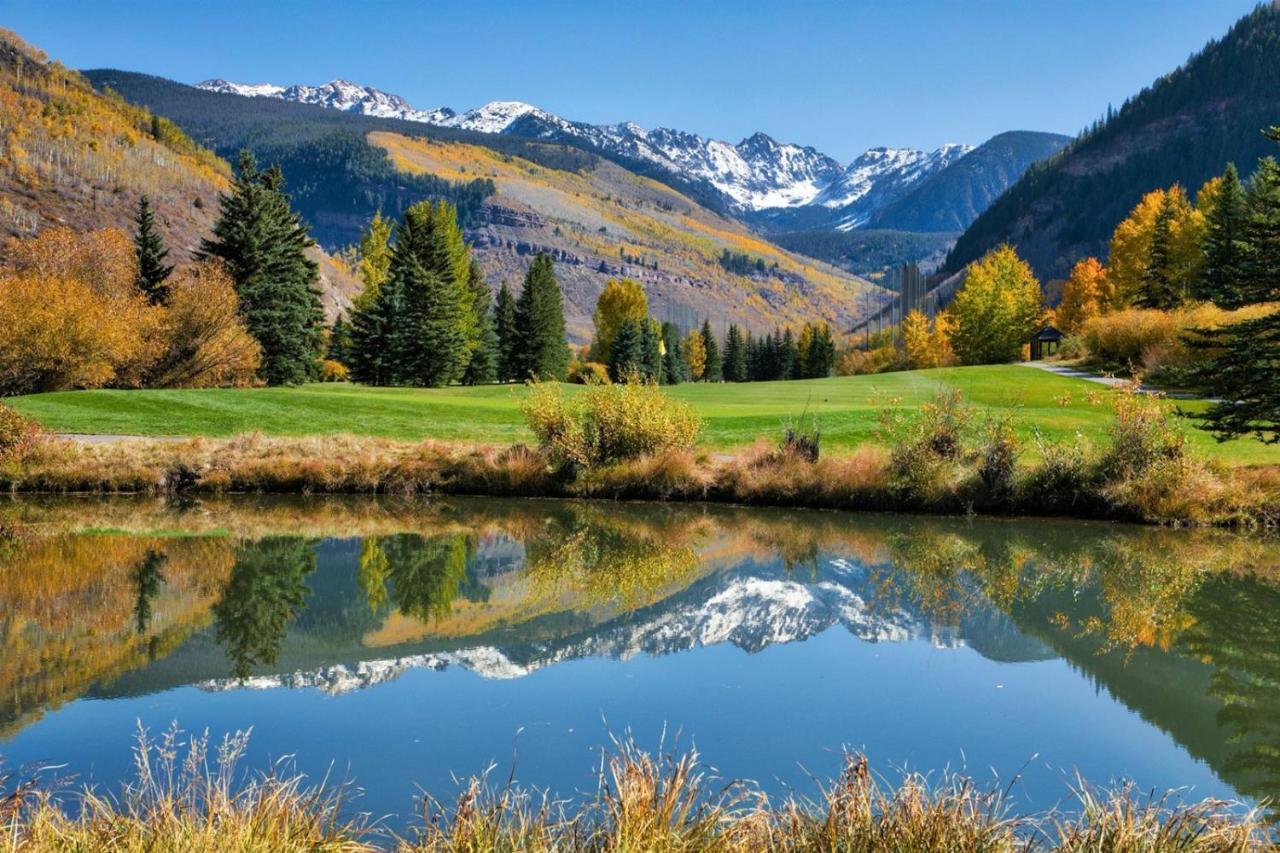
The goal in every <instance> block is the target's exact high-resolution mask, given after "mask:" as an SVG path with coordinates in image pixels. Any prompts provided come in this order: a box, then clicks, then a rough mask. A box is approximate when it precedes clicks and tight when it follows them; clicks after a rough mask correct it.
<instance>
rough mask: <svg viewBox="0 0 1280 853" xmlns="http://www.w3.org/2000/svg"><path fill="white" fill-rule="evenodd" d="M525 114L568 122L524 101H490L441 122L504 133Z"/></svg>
mask: <svg viewBox="0 0 1280 853" xmlns="http://www.w3.org/2000/svg"><path fill="white" fill-rule="evenodd" d="M525 116H532V117H533V118H537V119H541V120H543V121H549V122H552V123H554V124H568V122H566V121H564V119H562V118H560V117H559V116H556V115H552V114H551V113H549V112H547V111H545V110H540V109H538V108H537V107H535V106H534V105H533V104H526V103H524V102H523V101H490V102H489V103H487V104H485V105H484V106H481V107H476V108H475V109H473V110H467V111H466V112H465V113H462V114H461V115H456V116H454V117H453V118H451V119H449V120H448V121H444V122H441V124H443V125H445V126H446V127H458V128H462V129H463V130H474V131H476V132H477V133H502V132H504V131H506V130H507V129H508V128H509V127H511V125H512V124H514V123H515V122H517V121H519V120H520V119H522V118H524V117H525Z"/></svg>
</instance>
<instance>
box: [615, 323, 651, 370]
mask: <svg viewBox="0 0 1280 853" xmlns="http://www.w3.org/2000/svg"><path fill="white" fill-rule="evenodd" d="M646 325H647V322H644V321H639V320H636V319H634V318H632V317H627V318H626V319H624V320H623V321H622V324H621V325H619V326H618V328H617V330H616V331H615V332H614V335H613V340H612V342H611V343H610V346H609V378H610V379H612V380H613V381H614V382H626V381H627V380H629V379H631V378H633V377H642V378H643V377H645V376H646V375H647V373H648V370H647V366H646V352H645V350H646V340H645V338H646V334H645V326H646Z"/></svg>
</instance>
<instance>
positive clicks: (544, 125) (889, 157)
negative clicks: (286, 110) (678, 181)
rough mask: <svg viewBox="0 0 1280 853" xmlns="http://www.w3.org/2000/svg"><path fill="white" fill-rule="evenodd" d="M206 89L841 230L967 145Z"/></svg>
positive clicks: (264, 86) (224, 85)
mask: <svg viewBox="0 0 1280 853" xmlns="http://www.w3.org/2000/svg"><path fill="white" fill-rule="evenodd" d="M196 85H197V87H198V88H201V89H206V90H208V91H211V92H223V93H228V94H236V95H244V96H256V97H269V98H279V99H282V100H287V101H297V102H300V103H307V104H316V105H319V106H323V107H327V108H329V109H335V110H342V111H345V112H354V113H360V114H363V115H370V116H378V117H383V118H399V119H406V120H408V121H417V122H424V123H426V124H433V125H438V126H441V127H451V128H458V129H461V130H470V131H474V132H477V133H492V134H507V135H514V136H523V137H529V138H534V139H549V140H568V139H575V140H578V141H579V142H585V143H587V144H589V145H591V146H593V147H595V148H597V149H599V150H601V151H603V152H604V153H605V154H606V155H610V154H611V155H614V156H619V157H625V158H627V159H630V160H642V161H646V162H649V163H653V164H655V165H657V166H659V167H660V168H662V169H664V170H666V171H668V172H670V173H672V174H674V175H676V176H678V177H680V178H682V179H684V180H686V181H689V182H692V183H695V184H703V185H708V186H710V187H713V188H714V189H716V190H718V191H719V192H720V193H723V195H724V196H726V197H727V198H728V199H729V200H730V202H731V204H732V206H735V207H737V208H738V209H739V210H741V211H745V212H761V211H766V212H767V211H774V210H779V209H787V208H800V207H805V206H808V205H820V206H822V207H825V208H828V209H829V210H830V211H831V214H830V215H831V216H832V217H833V218H834V219H836V221H838V222H839V227H841V228H845V229H847V228H854V227H857V226H859V225H861V224H864V223H865V222H867V221H868V220H869V219H870V218H871V216H872V215H873V214H874V213H875V212H876V211H877V210H879V209H880V208H881V207H882V206H884V204H886V203H888V202H889V201H891V200H892V199H893V198H896V197H897V196H898V195H901V194H902V193H903V192H905V191H906V190H907V189H908V188H910V187H911V186H912V185H914V184H915V183H917V182H918V181H920V180H922V179H923V178H925V177H928V176H929V175H931V174H933V173H934V172H937V171H939V170H941V169H943V168H946V166H948V165H950V164H951V163H953V162H954V161H955V160H957V159H959V158H960V157H962V156H964V155H965V154H967V153H968V152H969V151H970V150H972V146H969V145H959V144H948V145H944V146H942V147H941V148H939V149H937V150H936V151H933V152H926V151H919V150H916V149H912V148H885V147H880V148H871V149H869V150H867V151H866V152H864V153H863V154H862V155H860V156H859V157H858V158H857V159H855V160H854V161H853V162H852V163H850V164H849V165H848V166H842V165H841V164H840V163H839V162H837V161H836V160H834V159H832V158H831V157H828V156H827V155H826V154H823V153H822V152H820V151H817V150H816V149H814V148H812V147H809V146H800V145H793V144H790V143H785V142H779V141H778V140H776V139H774V138H773V137H772V136H769V135H768V134H766V133H763V132H756V133H753V134H751V135H750V136H748V137H747V138H745V139H743V140H742V141H741V142H739V143H738V144H736V145H734V144H732V143H730V142H726V141H723V140H719V139H713V138H704V137H702V136H700V135H698V134H696V133H688V132H686V131H681V130H674V129H671V128H663V127H659V128H655V129H653V130H645V129H644V128H643V127H641V126H640V125H638V124H636V123H635V122H630V121H627V122H621V123H618V124H608V125H597V124H588V123H585V122H576V121H570V120H568V119H565V118H562V117H560V116H558V115H556V114H554V113H551V112H548V111H546V110H543V109H540V108H538V107H536V106H534V105H532V104H528V103H525V102H523V101H490V102H489V103H487V104H484V105H483V106H480V107H476V108H475V109H470V110H467V111H466V112H463V113H455V112H454V111H453V110H451V109H449V108H447V107H438V108H436V109H433V110H419V109H417V108H415V107H414V106H413V105H412V104H410V103H409V102H408V101H406V100H405V99H404V98H402V97H400V96H399V95H393V94H390V93H387V92H383V91H381V90H379V89H375V88H373V87H371V86H361V85H359V84H357V83H352V82H350V81H348V80H342V79H336V80H331V81H329V82H328V83H325V84H324V85H322V86H303V85H293V86H278V85H275V84H272V83H258V84H245V83H234V82H231V81H228V80H224V79H221V78H217V79H213V80H206V81H204V82H203V83H198V84H196Z"/></svg>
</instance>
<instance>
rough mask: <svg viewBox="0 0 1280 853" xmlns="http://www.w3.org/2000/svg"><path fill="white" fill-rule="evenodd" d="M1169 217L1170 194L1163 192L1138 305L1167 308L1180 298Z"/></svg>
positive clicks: (1170, 218)
mask: <svg viewBox="0 0 1280 853" xmlns="http://www.w3.org/2000/svg"><path fill="white" fill-rule="evenodd" d="M1173 216H1174V209H1173V194H1172V193H1166V194H1165V197H1164V202H1163V203H1162V204H1161V205H1160V212H1159V213H1157V214H1156V221H1155V225H1154V227H1153V228H1152V231H1151V251H1150V253H1149V254H1148V256H1147V265H1146V269H1145V270H1144V271H1143V273H1142V288H1141V290H1140V291H1139V292H1138V298H1137V300H1136V302H1137V304H1138V305H1139V306H1140V307H1142V308H1158V309H1160V310H1168V309H1170V308H1173V307H1174V306H1176V305H1178V304H1179V303H1180V302H1181V301H1182V298H1181V297H1182V294H1180V293H1178V292H1177V288H1176V284H1175V282H1174V274H1173Z"/></svg>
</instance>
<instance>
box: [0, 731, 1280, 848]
mask: <svg viewBox="0 0 1280 853" xmlns="http://www.w3.org/2000/svg"><path fill="white" fill-rule="evenodd" d="M246 743H247V735H244V734H237V735H236V736H233V737H229V738H224V740H223V741H222V742H221V744H219V745H218V746H217V747H216V750H215V751H216V758H215V759H213V760H212V761H211V760H210V747H209V741H208V737H207V736H202V737H196V738H191V739H189V740H186V741H185V742H184V741H183V740H181V739H180V738H179V736H178V734H177V732H176V731H172V730H171V731H170V732H168V733H166V734H165V735H163V736H161V737H160V738H158V739H156V740H151V739H149V738H148V737H147V736H146V735H145V733H144V734H142V735H140V739H139V746H138V748H137V750H136V752H135V759H136V760H135V768H136V774H135V778H134V780H133V781H131V782H129V783H127V784H126V785H125V786H124V788H123V790H122V791H121V792H120V794H119V796H117V797H106V796H102V795H99V794H97V793H94V792H91V791H85V792H81V793H78V794H75V795H73V796H72V797H71V799H72V800H73V802H72V803H71V805H72V806H73V808H71V809H65V808H64V807H65V806H66V805H67V798H65V797H64V798H62V799H61V800H59V799H58V798H55V797H54V796H51V795H49V794H48V793H40V792H38V791H36V790H34V789H33V787H32V786H31V785H30V783H29V782H28V783H23V784H22V785H19V786H15V787H13V788H11V789H10V790H9V791H8V792H7V793H3V792H0V829H3V831H4V837H3V840H0V849H3V850H5V851H13V853H18V851H52V850H78V851H108V850H110V851H144V850H146V851H171V850H172V851H178V850H181V851H193V852H194V851H206V850H208V851H213V850H239V851H268V850H269V851H281V850H283V851H291V850H320V851H367V850H398V851H404V853H446V851H447V852H448V853H458V852H459V851H468V853H473V852H474V853H481V852H482V851H517V850H520V851H548V853H550V851H582V852H583V853H587V851H592V852H594V851H600V853H604V851H652V853H666V851H707V853H719V851H724V853H739V851H742V853H746V851H762V850H763V851H851V853H858V852H859V851H866V853H872V851H947V853H953V851H959V852H960V853H966V852H967V851H972V852H973V853H979V851H991V853H1006V851H1008V853H1013V851H1073V852H1074V851H1135V853H1137V851H1151V853H1162V851H1187V853H1200V851H1204V853H1211V851H1212V853H1217V851H1266V850H1276V849H1278V848H1277V846H1276V839H1275V836H1274V833H1273V831H1272V830H1271V829H1270V828H1269V827H1268V826H1267V825H1266V824H1264V823H1263V822H1262V821H1261V819H1260V817H1259V813H1258V812H1257V811H1246V810H1243V809H1242V808H1240V807H1239V805H1238V804H1232V803H1226V802H1221V801H1204V802H1199V803H1190V804H1184V803H1181V802H1180V801H1179V800H1178V799H1177V798H1176V797H1174V796H1173V795H1169V794H1167V795H1163V796H1158V797H1143V796H1141V795H1139V794H1138V793H1136V792H1135V791H1134V790H1132V789H1131V788H1122V789H1120V790H1118V791H1114V792H1110V793H1108V792H1100V791H1097V790H1096V789H1093V788H1089V787H1087V786H1084V785H1081V786H1080V787H1079V788H1078V790H1077V791H1076V792H1075V793H1076V800H1077V802H1076V804H1075V807H1074V808H1072V809H1071V810H1070V812H1055V813H1050V814H1042V815H1035V816H1018V815H1015V814H1013V813H1012V811H1011V810H1010V808H1009V804H1008V803H1007V801H1006V798H1005V794H1004V792H1003V790H1002V789H1000V788H989V789H983V788H980V787H978V786H975V785H974V783H973V782H972V781H971V780H969V779H967V778H965V777H962V776H958V775H951V774H948V775H943V776H941V777H939V778H937V779H930V778H928V777H925V776H921V775H919V774H904V775H903V776H901V777H900V778H899V779H897V780H896V781H893V782H888V781H886V780H883V779H878V778H877V777H875V776H874V775H873V774H872V772H871V771H870V769H869V767H868V765H867V762H866V759H865V758H862V757H860V756H853V755H850V756H847V757H846V761H845V766H844V769H843V770H842V772H841V773H840V775H839V776H838V777H837V778H836V779H835V780H833V781H831V782H830V783H828V784H827V785H825V786H823V787H822V789H821V791H820V793H819V794H818V796H816V797H814V798H812V799H808V800H800V799H794V798H792V799H788V800H786V801H784V802H782V803H781V804H779V805H773V804H771V803H770V802H769V801H768V799H767V798H766V797H765V796H764V794H763V793H762V792H761V791H760V790H759V789H758V788H756V787H755V786H754V785H751V784H749V783H742V782H733V781H729V782H726V781H725V780H721V779H717V778H716V777H714V776H713V775H712V774H711V773H710V771H709V770H708V769H707V768H706V767H705V766H704V765H703V764H701V763H700V761H699V758H698V755H697V753H696V752H683V753H666V752H663V751H661V750H659V752H658V753H657V754H656V755H654V754H650V753H647V752H644V751H643V750H640V749H639V748H637V747H636V746H635V744H634V743H632V742H630V741H623V742H616V743H615V744H614V748H613V749H612V751H611V752H610V753H609V754H608V755H606V756H604V757H602V760H601V767H600V770H599V775H598V787H597V791H596V793H595V795H594V796H593V797H591V798H589V799H587V800H586V801H585V802H581V803H573V802H570V801H563V800H554V799H552V798H550V797H549V796H546V795H538V794H534V793H532V792H529V791H527V790H523V789H520V788H518V787H516V786H514V785H512V784H510V783H508V784H505V785H501V786H497V785H494V784H492V783H491V781H490V776H489V774H487V773H486V774H485V775H483V776H481V777H479V778H473V779H471V780H470V781H469V782H468V783H466V784H465V785H464V786H463V789H462V793H461V794H460V795H459V796H458V797H457V798H456V799H455V800H453V802H452V803H451V804H448V805H446V804H444V803H441V802H439V801H437V800H434V799H431V798H429V797H427V798H424V801H423V821H422V824H421V825H420V826H419V827H417V828H416V829H413V830H411V831H410V832H409V834H408V836H407V837H398V836H394V835H392V834H391V833H389V832H387V831H385V829H383V828H381V827H377V826H373V825H370V824H369V823H368V822H367V821H366V820H365V819H363V818H359V817H357V818H355V819H349V818H346V817H344V815H345V814H346V813H347V812H348V811H350V809H349V808H347V807H346V805H345V804H344V801H343V792H344V791H345V790H346V788H345V786H341V785H339V786H329V785H325V784H323V783H322V784H319V785H311V784H308V783H307V782H306V780H305V779H304V778H303V777H301V776H298V775H296V774H290V773H289V772H287V769H286V768H282V767H276V768H273V769H272V770H271V771H269V772H267V773H265V774H260V775H257V776H251V777H248V778H247V780H246V781H243V782H239V783H237V782H236V779H237V774H236V770H235V768H236V764H237V761H238V760H239V758H240V756H241V755H242V754H243V751H244V748H245V746H246ZM3 784H4V780H3V779H2V778H0V785H3ZM72 814H74V815H75V816H72Z"/></svg>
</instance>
